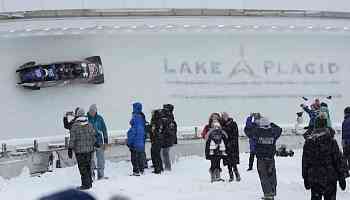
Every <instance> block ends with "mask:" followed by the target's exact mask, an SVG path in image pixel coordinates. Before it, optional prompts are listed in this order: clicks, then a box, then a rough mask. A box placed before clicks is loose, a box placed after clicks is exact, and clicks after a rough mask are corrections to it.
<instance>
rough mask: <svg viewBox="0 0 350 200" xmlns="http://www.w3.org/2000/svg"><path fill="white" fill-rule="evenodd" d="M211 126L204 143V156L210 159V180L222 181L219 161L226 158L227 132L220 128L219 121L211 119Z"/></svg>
mask: <svg viewBox="0 0 350 200" xmlns="http://www.w3.org/2000/svg"><path fill="white" fill-rule="evenodd" d="M212 125H213V127H212V128H211V129H210V130H209V132H208V139H207V141H206V144H205V157H206V159H207V160H210V163H211V165H210V169H209V173H210V177H211V182H217V181H224V180H223V179H222V178H221V175H220V173H221V168H220V162H221V160H222V159H226V158H227V153H226V150H227V139H228V137H227V134H226V133H225V131H224V130H223V129H222V128H221V125H220V123H219V121H213V123H212Z"/></svg>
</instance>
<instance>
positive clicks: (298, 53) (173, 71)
mask: <svg viewBox="0 0 350 200" xmlns="http://www.w3.org/2000/svg"><path fill="white" fill-rule="evenodd" d="M349 27H350V23H349V21H348V20H347V19H333V18H293V17H286V18H281V17H269V18H265V17H244V16H240V17H224V16H222V17H220V16H216V17H205V16H202V17H200V16H199V17H196V16H192V17H185V16H184V17H176V16H168V17H150V16H148V17H140V16H139V17H137V16H136V17H119V18H108V17H104V18H97V17H93V18H64V19H63V18H48V19H24V20H14V21H2V22H1V23H0V42H1V45H0V55H1V68H0V69H1V73H0V81H1V82H0V90H1V99H2V100H1V104H0V105H1V115H0V121H1V122H2V123H1V130H2V133H1V135H0V139H1V140H7V139H13V138H34V137H36V138H38V137H48V136H57V135H63V134H64V133H65V131H64V129H63V127H62V117H63V114H64V113H65V112H66V111H71V110H73V109H74V108H75V107H76V106H83V107H84V108H86V109H87V108H88V106H89V105H90V104H92V103H96V104H97V105H98V108H99V112H100V113H102V114H103V116H104V118H105V120H106V122H107V126H108V129H109V130H110V132H111V133H113V131H115V130H125V129H127V128H128V121H129V118H130V113H131V104H132V102H135V101H140V102H142V103H143V104H144V112H145V113H146V115H147V117H148V118H149V117H150V113H151V110H152V109H155V108H159V107H160V106H161V105H162V104H163V103H172V104H174V105H175V114H176V118H177V120H178V123H179V126H180V127H187V126H197V125H198V126H202V125H203V124H204V123H206V122H207V118H208V115H209V113H211V112H214V111H218V112H221V111H228V112H229V113H231V114H233V116H234V118H235V119H236V120H237V122H238V123H239V124H243V122H244V119H245V117H246V116H247V115H248V114H249V113H250V112H253V111H254V112H262V113H264V114H265V115H266V116H268V117H269V118H270V119H271V120H272V121H275V122H277V123H279V124H281V125H288V124H290V125H293V124H294V123H295V118H296V115H295V113H296V112H298V111H300V107H299V105H300V104H301V103H305V102H304V101H303V100H302V99H301V98H300V97H301V96H307V97H309V98H310V99H312V98H314V97H320V98H321V99H325V98H324V97H326V96H329V95H332V96H333V98H332V100H331V102H328V103H329V106H330V109H331V112H332V113H331V114H332V119H333V121H334V123H339V122H341V120H342V111H343V108H344V106H345V105H346V102H348V100H349V99H350V97H349V95H350V94H349V93H346V92H345V91H346V86H347V85H348V84H349V79H348V78H347V77H348V74H349V69H350V68H349V59H348V52H349V50H350V49H349V48H350V47H349V46H348V45H346V44H347V43H348V42H349V40H350V37H349V34H350V31H349ZM94 55H99V56H101V58H102V62H103V66H104V72H105V84H103V85H65V86H61V87H53V88H45V89H42V90H40V91H30V90H26V89H23V88H20V87H17V86H16V82H17V80H16V78H17V77H16V74H15V70H16V68H17V67H18V66H20V65H22V64H23V63H25V62H28V61H36V62H38V63H45V62H55V61H66V60H78V59H82V58H85V57H88V56H94ZM307 103H308V102H307ZM304 120H305V121H304V122H305V123H306V122H307V120H308V118H307V116H306V115H305V116H304ZM121 132H122V133H124V132H123V131H121Z"/></svg>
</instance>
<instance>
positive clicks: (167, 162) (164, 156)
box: [161, 147, 171, 171]
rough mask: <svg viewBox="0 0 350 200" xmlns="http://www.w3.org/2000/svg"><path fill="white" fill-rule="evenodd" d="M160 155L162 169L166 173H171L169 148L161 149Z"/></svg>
mask: <svg viewBox="0 0 350 200" xmlns="http://www.w3.org/2000/svg"><path fill="white" fill-rule="evenodd" d="M161 154H162V160H163V163H164V169H165V170H166V171H171V160H170V147H167V148H162V151H161Z"/></svg>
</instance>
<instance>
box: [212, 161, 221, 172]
mask: <svg viewBox="0 0 350 200" xmlns="http://www.w3.org/2000/svg"><path fill="white" fill-rule="evenodd" d="M220 162H221V158H220V157H213V158H212V159H210V164H211V165H210V169H209V170H210V172H212V173H214V171H215V170H219V171H221V168H220Z"/></svg>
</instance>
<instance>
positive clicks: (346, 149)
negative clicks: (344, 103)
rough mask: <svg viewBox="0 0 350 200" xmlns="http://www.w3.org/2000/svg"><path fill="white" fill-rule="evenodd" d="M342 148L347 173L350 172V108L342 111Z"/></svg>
mask: <svg viewBox="0 0 350 200" xmlns="http://www.w3.org/2000/svg"><path fill="white" fill-rule="evenodd" d="M342 146H343V153H344V160H345V162H346V165H347V168H348V171H349V170H350V107H346V108H345V109H344V121H343V124H342Z"/></svg>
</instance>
